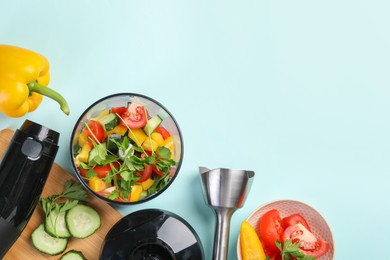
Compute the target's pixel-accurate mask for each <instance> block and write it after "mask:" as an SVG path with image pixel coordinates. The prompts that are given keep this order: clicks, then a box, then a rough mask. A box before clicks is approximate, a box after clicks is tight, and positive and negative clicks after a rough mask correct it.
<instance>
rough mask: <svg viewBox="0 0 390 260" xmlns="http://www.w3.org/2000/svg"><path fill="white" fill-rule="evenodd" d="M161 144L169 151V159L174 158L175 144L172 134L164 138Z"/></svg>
mask: <svg viewBox="0 0 390 260" xmlns="http://www.w3.org/2000/svg"><path fill="white" fill-rule="evenodd" d="M163 146H165V147H166V148H168V149H169V150H170V151H171V159H172V160H173V159H174V158H175V154H174V153H175V144H174V143H173V138H172V136H170V137H168V138H167V139H165V140H164V143H163Z"/></svg>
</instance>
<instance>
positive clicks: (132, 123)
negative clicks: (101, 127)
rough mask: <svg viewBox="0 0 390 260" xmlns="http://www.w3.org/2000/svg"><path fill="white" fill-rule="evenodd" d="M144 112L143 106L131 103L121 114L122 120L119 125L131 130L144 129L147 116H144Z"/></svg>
mask: <svg viewBox="0 0 390 260" xmlns="http://www.w3.org/2000/svg"><path fill="white" fill-rule="evenodd" d="M145 112H146V108H145V107H144V106H142V105H138V104H136V103H131V104H130V106H129V107H128V109H127V111H125V112H124V113H123V114H122V118H123V120H121V121H120V124H122V125H125V126H126V125H127V126H128V127H129V128H131V129H137V128H141V127H144V126H145V125H146V117H147V116H148V115H145ZM146 114H147V112H146Z"/></svg>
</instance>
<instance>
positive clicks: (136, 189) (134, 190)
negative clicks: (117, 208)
mask: <svg viewBox="0 0 390 260" xmlns="http://www.w3.org/2000/svg"><path fill="white" fill-rule="evenodd" d="M142 191H143V189H142V186H141V185H138V184H137V185H134V186H132V187H131V193H130V202H136V201H139V198H140V197H141V193H142Z"/></svg>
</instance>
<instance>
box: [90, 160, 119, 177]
mask: <svg viewBox="0 0 390 260" xmlns="http://www.w3.org/2000/svg"><path fill="white" fill-rule="evenodd" d="M112 165H113V166H114V167H115V168H119V166H120V165H119V163H117V162H113V163H112ZM93 170H94V171H95V172H96V176H97V177H99V178H105V177H106V176H107V174H108V173H109V172H110V171H111V165H110V164H106V165H104V166H99V165H96V166H95V167H93Z"/></svg>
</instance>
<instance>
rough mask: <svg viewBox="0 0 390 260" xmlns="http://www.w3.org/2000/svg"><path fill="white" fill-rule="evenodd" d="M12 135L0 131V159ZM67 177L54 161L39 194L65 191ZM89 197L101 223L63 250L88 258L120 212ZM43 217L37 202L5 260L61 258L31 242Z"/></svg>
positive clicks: (97, 250)
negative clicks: (86, 235)
mask: <svg viewBox="0 0 390 260" xmlns="http://www.w3.org/2000/svg"><path fill="white" fill-rule="evenodd" d="M13 134H14V132H13V131H12V130H10V129H4V130H1V131H0V158H2V157H3V154H4V152H5V150H6V148H7V147H8V143H9V142H10V140H11V138H12V136H13ZM60 149H61V148H60ZM67 180H75V178H74V177H73V176H72V175H71V174H70V173H68V172H67V171H65V170H64V169H62V168H61V167H60V166H58V165H57V164H56V163H54V165H53V167H52V169H51V171H50V174H49V177H48V179H47V182H46V184H45V187H44V190H43V192H42V195H41V196H42V197H48V196H51V195H54V194H59V193H61V192H62V191H63V190H64V184H65V182H66V181H67ZM90 199H91V200H90V202H89V203H88V204H89V205H91V206H92V207H93V208H95V209H96V210H97V211H98V212H99V213H100V216H101V218H102V226H101V227H100V228H99V229H98V231H97V232H96V233H95V234H93V235H92V236H90V237H88V238H85V239H76V238H71V239H70V240H69V243H68V248H67V249H66V251H68V250H71V249H75V250H79V251H82V252H83V253H84V255H85V257H86V258H87V259H89V260H94V259H98V258H99V253H100V248H101V245H102V243H103V240H104V237H105V236H106V234H107V233H108V231H109V230H110V228H111V227H112V226H113V225H114V224H115V223H116V222H117V221H118V220H120V219H121V218H122V215H121V214H120V213H119V212H118V211H116V210H115V209H114V208H113V207H111V206H110V205H109V204H107V203H106V202H104V201H101V200H99V199H98V198H96V197H93V196H90ZM43 216H44V215H43V211H42V209H41V206H40V205H38V206H37V207H36V209H35V211H34V213H33V215H32V217H31V219H30V221H29V222H28V224H27V226H26V228H25V229H24V231H23V232H22V234H21V235H20V237H19V238H18V240H17V241H16V242H15V244H13V246H12V247H11V249H10V250H9V251H8V252H7V254H6V255H5V256H4V258H3V259H4V260H17V259H26V260H27V259H28V260H33V259H59V258H60V256H61V255H58V256H48V255H46V254H44V253H41V252H39V251H38V250H36V249H35V248H34V247H33V245H32V243H31V233H32V231H33V230H34V229H35V228H36V227H37V226H39V225H40V224H41V223H42V222H43ZM66 251H65V252H66Z"/></svg>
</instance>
